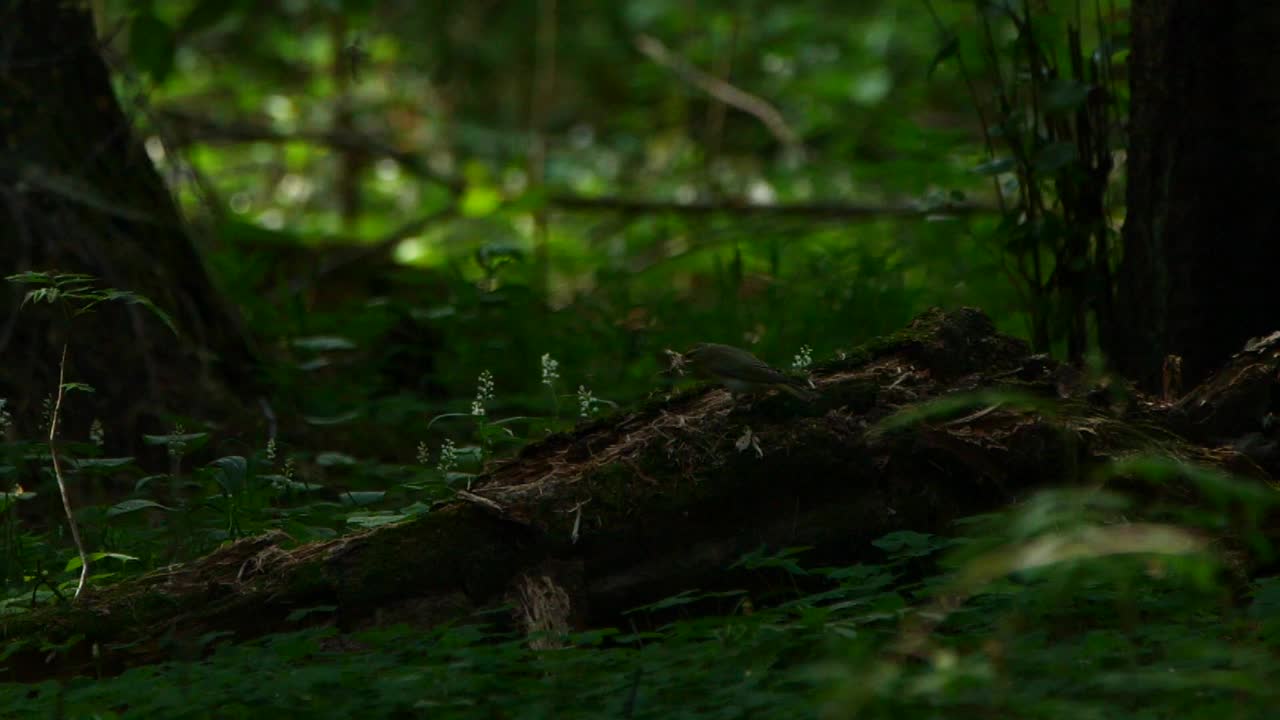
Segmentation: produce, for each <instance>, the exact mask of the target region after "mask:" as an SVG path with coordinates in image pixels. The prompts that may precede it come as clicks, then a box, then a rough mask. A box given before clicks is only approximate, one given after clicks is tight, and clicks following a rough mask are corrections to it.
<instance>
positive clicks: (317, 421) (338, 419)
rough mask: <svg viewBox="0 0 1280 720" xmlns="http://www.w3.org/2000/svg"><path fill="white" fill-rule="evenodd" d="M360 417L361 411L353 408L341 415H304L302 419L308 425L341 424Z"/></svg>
mask: <svg viewBox="0 0 1280 720" xmlns="http://www.w3.org/2000/svg"><path fill="white" fill-rule="evenodd" d="M358 417H360V411H359V410H352V411H351V412H345V413H342V414H340V415H326V416H318V415H303V416H302V419H303V421H305V422H306V423H307V424H308V425H341V424H343V423H347V422H351V421H352V420H355V419H356V418H358Z"/></svg>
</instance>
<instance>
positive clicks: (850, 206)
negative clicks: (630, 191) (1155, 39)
mask: <svg viewBox="0 0 1280 720" xmlns="http://www.w3.org/2000/svg"><path fill="white" fill-rule="evenodd" d="M164 117H166V118H168V119H170V120H173V121H174V122H176V123H178V124H180V125H185V127H183V128H181V129H180V130H179V131H178V132H176V133H175V135H176V138H175V140H176V141H177V144H190V143H194V142H270V143H288V142H307V143H314V144H317V145H323V146H325V147H331V148H333V149H335V150H344V149H348V148H356V149H360V150H362V151H364V152H367V153H368V154H370V155H376V156H378V157H385V158H389V159H391V160H394V161H395V162H396V163H398V164H400V165H401V166H402V167H404V169H405V170H406V171H407V172H409V173H411V174H413V175H415V176H417V177H420V178H422V179H424V180H428V181H430V182H433V183H436V184H438V185H441V186H443V187H444V188H446V189H448V190H449V191H450V192H452V193H454V194H461V193H462V192H463V191H464V190H465V189H466V188H465V183H464V181H463V180H461V179H457V178H453V177H448V176H445V175H440V174H438V173H435V172H432V171H431V170H429V169H428V168H427V167H426V163H425V162H423V160H422V159H421V158H420V157H419V155H418V154H416V153H413V152H409V151H405V150H398V149H396V148H394V147H392V146H391V145H389V144H387V143H385V142H383V141H381V140H379V139H377V138H373V137H368V136H365V135H360V134H358V133H350V134H347V133H334V132H308V131H300V132H296V133H284V132H279V131H276V130H272V129H271V128H267V127H261V126H258V125H254V124H252V123H238V122H237V123H218V122H214V121H209V120H206V119H203V118H196V117H194V116H189V115H185V114H182V113H176V112H173V111H165V112H164ZM547 206H548V207H553V208H557V209H560V210H578V211H606V212H620V213H625V214H632V215H643V214H653V213H672V214H679V215H713V214H737V215H770V216H781V217H798V218H809V219H819V220H875V219H880V218H890V217H903V218H927V217H932V216H938V215H986V214H991V213H995V212H999V209H998V208H996V207H993V206H989V205H979V204H972V203H963V204H960V203H954V204H953V203H944V204H940V205H937V206H933V207H929V206H925V207H916V206H912V205H897V206H894V205H869V204H859V203H838V202H815V203H789V204H768V205H766V204H753V203H748V202H745V201H742V200H738V199H724V200H709V201H696V202H680V201H676V200H650V199H637V198H627V197H621V196H616V195H604V196H596V197H587V196H582V195H573V194H569V193H553V194H551V195H550V196H549V197H548V198H547ZM437 219H439V218H438V217H437V216H432V217H431V218H429V219H428V220H427V222H434V221H435V220H437ZM421 222H423V221H412V222H410V223H409V224H408V225H407V226H406V227H409V228H413V227H421V225H420V223H421ZM411 234H412V233H411ZM400 236H404V237H407V236H406V235H404V233H403V232H400V231H397V232H395V233H392V234H391V238H397V237H400ZM395 242H396V241H395V240H392V241H390V242H388V243H378V244H379V245H381V246H383V247H386V246H388V245H389V246H394V245H395Z"/></svg>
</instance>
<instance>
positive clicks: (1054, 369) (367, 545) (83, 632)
mask: <svg viewBox="0 0 1280 720" xmlns="http://www.w3.org/2000/svg"><path fill="white" fill-rule="evenodd" d="M1268 352H1271V353H1272V354H1271V355H1269V356H1267V357H1268V358H1269V360H1265V361H1264V360H1260V359H1259V356H1257V355H1254V356H1251V360H1250V362H1251V363H1253V365H1257V364H1258V363H1264V364H1265V362H1270V363H1272V365H1271V367H1272V371H1271V375H1270V378H1271V382H1272V383H1274V382H1275V372H1274V370H1275V367H1277V366H1280V361H1277V357H1276V353H1275V352H1274V351H1273V350H1268ZM1257 372H1258V371H1257V370H1256V368H1255V370H1253V371H1250V372H1249V373H1247V376H1248V377H1255V376H1256V375H1257ZM812 377H813V380H814V381H815V384H816V386H817V388H818V390H819V391H820V392H821V398H820V399H819V400H817V401H815V402H812V403H805V402H803V401H800V400H797V399H794V398H791V397H789V396H786V395H778V394H771V395H768V396H764V397H761V398H757V399H755V400H753V401H746V400H739V399H735V398H733V397H732V396H731V395H729V394H728V393H727V392H726V391H724V390H720V389H713V388H697V389H693V390H689V391H684V392H680V393H677V394H674V395H672V396H666V397H661V398H656V399H653V400H651V401H649V402H648V403H646V404H644V405H643V406H641V407H639V408H637V409H634V410H630V411H626V412H619V413H616V414H614V415H612V416H610V417H606V418H602V419H599V420H596V421H594V422H591V423H589V424H586V425H584V426H581V427H578V428H576V429H575V430H574V431H573V432H570V433H563V434H558V435H554V436H552V437H549V438H547V439H545V440H543V441H540V442H536V443H532V444H530V445H528V446H527V447H525V448H524V449H523V450H522V451H521V452H520V453H519V454H518V455H517V456H516V457H514V458H511V459H509V460H506V461H503V462H499V463H497V464H495V465H493V466H492V467H490V468H489V469H488V470H487V472H486V473H485V474H484V475H483V476H482V477H480V478H479V479H478V481H477V482H476V483H475V484H474V486H473V487H472V489H471V490H469V491H466V492H461V493H459V494H458V496H457V498H456V499H455V500H454V501H453V502H450V503H448V504H446V505H443V506H441V507H439V508H437V509H435V510H433V511H432V512H431V513H428V514H426V515H424V516H421V517H419V518H416V519H414V520H411V521H406V522H404V523H401V524H399V525H394V526H389V527H381V528H377V529H373V530H368V531H365V532H360V533H354V534H351V535H347V536H344V537H342V538H338V539H335V540H330V541H326V542H316V543H309V544H306V545H302V546H299V547H294V548H291V549H287V543H288V538H287V537H285V536H284V535H283V534H281V533H269V534H266V535H263V536H260V537H255V538H249V539H246V540H242V541H239V542H236V543H232V544H229V545H227V546H225V547H223V548H222V549H220V550H218V551H217V552H214V553H212V554H210V555H209V556H207V557H205V558H202V559H200V560H198V561H195V562H192V563H188V564H186V565H181V566H175V567H171V568H166V569H163V570H158V571H155V572H152V573H149V574H147V575H145V576H142V577H139V578H136V579H132V580H128V581H125V582H121V583H118V584H116V585H113V586H108V587H103V588H98V589H95V590H93V591H92V592H91V593H89V594H88V595H87V596H86V597H84V598H82V600H81V601H80V602H78V603H76V604H74V605H71V606H63V607H51V608H47V609H41V610H38V611H34V612H31V613H27V614H23V615H18V616H9V617H6V618H4V619H3V620H2V621H0V636H2V637H3V638H4V639H5V641H6V642H7V643H10V644H11V646H10V649H9V650H8V651H6V655H7V656H8V659H7V660H6V662H5V665H7V667H8V668H9V675H10V678H9V679H12V680H22V681H30V680H36V679H41V678H47V677H52V676H64V675H69V674H84V673H96V674H111V673H116V672H120V671H122V670H124V669H126V668H129V667H133V666H137V665H141V664H147V663H152V662H156V661H159V660H164V659H172V658H174V657H191V656H199V654H201V653H203V652H205V651H206V650H207V649H208V646H209V645H211V644H212V642H213V641H214V640H225V639H227V638H230V639H233V640H245V639H249V638H253V637H257V636H261V635H264V634H268V633H271V632H278V631H281V630H290V629H298V628H300V627H303V626H307V625H315V624H334V625H337V626H338V627H340V628H342V629H359V628H363V627H368V626H370V625H376V624H383V623H395V622H405V623H408V624H410V625H411V626H415V627H430V626H433V625H436V624H438V623H441V622H448V621H454V620H458V619H460V618H465V617H468V616H471V615H473V614H476V613H486V617H488V618H489V619H490V620H495V619H496V620H499V621H502V622H506V623H508V624H509V625H511V626H515V627H521V628H523V629H525V630H528V631H530V632H536V631H539V630H550V631H552V632H553V633H554V632H555V631H562V630H567V629H573V628H586V627H601V626H609V625H616V624H618V623H619V622H620V621H621V619H622V613H623V612H624V611H626V610H627V609H629V608H633V607H636V606H639V605H642V604H644V603H648V602H652V601H654V600H657V599H660V598H663V597H667V596H669V595H671V594H674V593H677V592H680V591H682V590H686V589H688V588H693V587H698V588H702V589H713V588H717V587H728V586H735V587H742V586H744V585H747V586H748V587H749V583H750V582H753V580H752V579H751V578H745V577H734V576H732V575H731V574H727V573H726V572H725V570H726V568H727V567H728V566H730V565H731V564H732V563H733V562H734V561H735V560H737V559H738V558H740V557H741V556H742V555H743V554H745V553H748V552H751V551H753V550H755V549H757V548H759V547H761V546H762V545H763V546H767V547H773V548H779V547H795V546H808V547H811V548H812V550H811V552H810V554H809V555H806V560H807V561H814V562H822V563H827V564H837V563H842V564H849V563H852V562H857V561H859V560H861V559H868V558H870V557H873V556H874V553H876V552H877V551H876V549H875V548H874V547H873V546H871V544H870V543H871V541H872V540H874V539H876V538H878V537H881V536H883V535H885V534H886V533H888V532H891V531H894V530H900V529H911V530H915V531H918V532H943V531H945V530H946V529H947V527H948V525H949V524H950V523H951V522H952V521H954V520H956V519H958V518H962V517H966V516H970V515H973V514H976V513H981V512H986V511H990V510H993V509H997V508H1000V507H1003V506H1006V505H1008V504H1009V503H1012V502H1016V501H1018V500H1019V499H1021V498H1024V497H1026V496H1027V495H1029V494H1030V493H1031V492H1032V491H1034V490H1036V489H1038V488H1042V487H1045V486H1052V485H1058V484H1065V483H1073V482H1078V481H1080V480H1081V479H1085V478H1090V477H1091V474H1090V470H1091V469H1092V468H1095V467H1099V466H1101V465H1103V464H1105V463H1107V462H1109V461H1110V460H1112V459H1113V458H1117V457H1124V456H1127V455H1133V454H1137V453H1172V454H1174V455H1176V456H1177V457H1180V458H1183V459H1186V460H1191V461H1195V462H1198V463H1204V464H1206V465H1210V466H1215V467H1221V468H1227V469H1229V470H1231V471H1233V472H1236V473H1240V474H1246V475H1250V476H1253V477H1259V478H1264V477H1266V476H1267V474H1266V473H1265V472H1264V471H1263V470H1262V469H1261V468H1260V467H1259V465H1258V464H1257V463H1255V462H1254V461H1253V460H1251V459H1250V458H1249V457H1248V456H1247V455H1246V454H1245V453H1244V452H1242V451H1240V450H1237V449H1234V448H1233V447H1232V446H1231V445H1230V444H1229V443H1227V444H1225V445H1221V446H1219V447H1217V448H1210V449H1206V448H1203V447H1200V446H1198V445H1196V444H1194V443H1189V442H1186V441H1184V440H1183V439H1182V438H1180V437H1179V436H1178V435H1176V434H1174V433H1173V432H1172V431H1171V430H1170V429H1169V428H1170V427H1172V426H1178V425H1179V424H1181V425H1186V423H1188V422H1190V421H1189V420H1188V417H1189V416H1188V414H1187V413H1188V410H1187V407H1189V406H1186V405H1176V406H1175V405H1172V404H1170V403H1167V402H1163V401H1156V400H1152V399H1148V398H1145V397H1143V396H1141V395H1139V394H1137V393H1136V392H1135V391H1133V390H1130V389H1127V388H1123V387H1121V388H1111V389H1108V388H1107V387H1106V386H1102V385H1098V384H1093V383H1090V382H1087V381H1086V379H1085V378H1084V376H1083V375H1082V374H1081V373H1079V372H1077V371H1075V370H1073V369H1071V368H1068V367H1065V366H1061V365H1059V364H1057V363H1055V362H1053V361H1051V360H1049V359H1048V358H1045V357H1043V356H1031V355H1029V352H1028V348H1027V346H1026V345H1025V344H1024V343H1023V342H1022V341H1020V340H1017V339H1014V338H1010V337H1007V336H1004V335H1001V334H998V333H996V332H995V330H994V327H993V325H992V323H991V322H990V320H989V319H988V318H987V317H986V316H985V315H983V314H982V313H981V312H979V311H977V310H972V309H962V310H957V311H953V312H943V311H940V310H933V311H930V312H927V313H925V314H923V315H921V316H920V317H918V318H917V319H916V320H915V321H913V322H912V323H911V324H910V325H909V326H908V327H907V328H906V329H904V330H902V331H900V332H898V333H896V334H894V335H892V336H889V337H886V338H883V339H880V340H878V341H876V342H874V343H871V344H869V345H866V346H863V347H861V348H859V349H857V350H854V351H851V352H849V353H847V354H844V355H843V356H842V357H839V358H836V359H833V360H831V361H830V362H827V363H824V364H822V365H820V366H817V367H816V368H814V371H813V376H812ZM1213 382H1215V380H1211V381H1210V383H1207V385H1209V384H1211V383H1213ZM1196 397H1199V396H1196ZM962 398H970V400H968V401H963V402H954V403H953V405H954V407H949V409H946V410H945V412H943V411H938V412H933V413H922V414H921V413H920V408H922V407H928V406H929V404H930V403H932V404H933V406H934V407H935V408H936V407H943V405H940V404H939V401H940V400H943V401H945V400H947V399H950V400H952V401H956V400H957V399H962ZM1011 398H1012V399H1013V400H1011ZM1196 402H1199V401H1198V400H1197V401H1196ZM1196 407H1201V406H1200V405H1196ZM912 412H915V413H917V416H916V417H914V419H913V418H912V416H911V415H910V413H912ZM904 413H907V414H906V415H904ZM904 417H905V418H907V419H906V420H905V421H904V420H903V418H904ZM1261 422H1262V421H1261V419H1259V420H1258V423H1261ZM1231 427H1232V428H1234V429H1237V430H1238V429H1240V428H1239V427H1237V426H1236V425H1232V426H1231ZM1259 427H1261V425H1259ZM1187 497H1188V498H1189V497H1190V495H1189V494H1188V495H1187ZM753 577H754V576H753ZM757 582H758V580H757ZM735 583H736V585H734V584H735ZM495 611H496V612H495ZM537 637H539V638H540V639H539V640H537V642H548V641H547V640H546V637H547V636H543V635H538V636H537ZM42 645H43V647H45V648H48V647H49V646H51V645H54V646H63V647H68V648H69V649H66V650H65V651H62V652H58V653H50V652H48V650H41V649H40V648H41V647H42Z"/></svg>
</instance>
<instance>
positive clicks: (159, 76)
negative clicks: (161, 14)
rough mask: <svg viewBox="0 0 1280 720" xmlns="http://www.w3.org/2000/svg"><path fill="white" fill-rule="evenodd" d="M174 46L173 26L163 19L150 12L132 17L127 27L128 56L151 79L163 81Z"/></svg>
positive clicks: (168, 68) (171, 61)
mask: <svg viewBox="0 0 1280 720" xmlns="http://www.w3.org/2000/svg"><path fill="white" fill-rule="evenodd" d="M175 48H176V45H175V44H174V40H173V28H170V27H169V26H168V25H167V24H165V22H164V21H163V20H161V19H160V18H158V17H156V16H155V15H152V14H151V13H143V14H141V15H138V16H137V17H136V18H134V19H133V25H132V26H131V27H130V29H129V57H130V58H132V59H133V62H134V63H136V64H137V65H138V67H139V68H140V69H141V70H142V71H143V72H145V73H147V74H148V75H150V76H151V79H152V80H153V81H155V82H157V83H159V82H163V81H164V79H165V77H167V76H168V75H169V71H170V70H172V69H173V54H174V51H175Z"/></svg>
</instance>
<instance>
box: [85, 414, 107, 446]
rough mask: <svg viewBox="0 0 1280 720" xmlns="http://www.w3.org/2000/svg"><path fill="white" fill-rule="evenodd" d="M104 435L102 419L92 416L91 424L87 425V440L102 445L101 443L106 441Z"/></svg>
mask: <svg viewBox="0 0 1280 720" xmlns="http://www.w3.org/2000/svg"><path fill="white" fill-rule="evenodd" d="M106 435H107V431H106V430H105V429H103V427H102V421H101V420H99V419H97V418H94V420H93V424H91V425H90V426H89V442H91V443H93V444H94V445H96V446H97V447H102V444H103V443H104V442H106Z"/></svg>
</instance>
